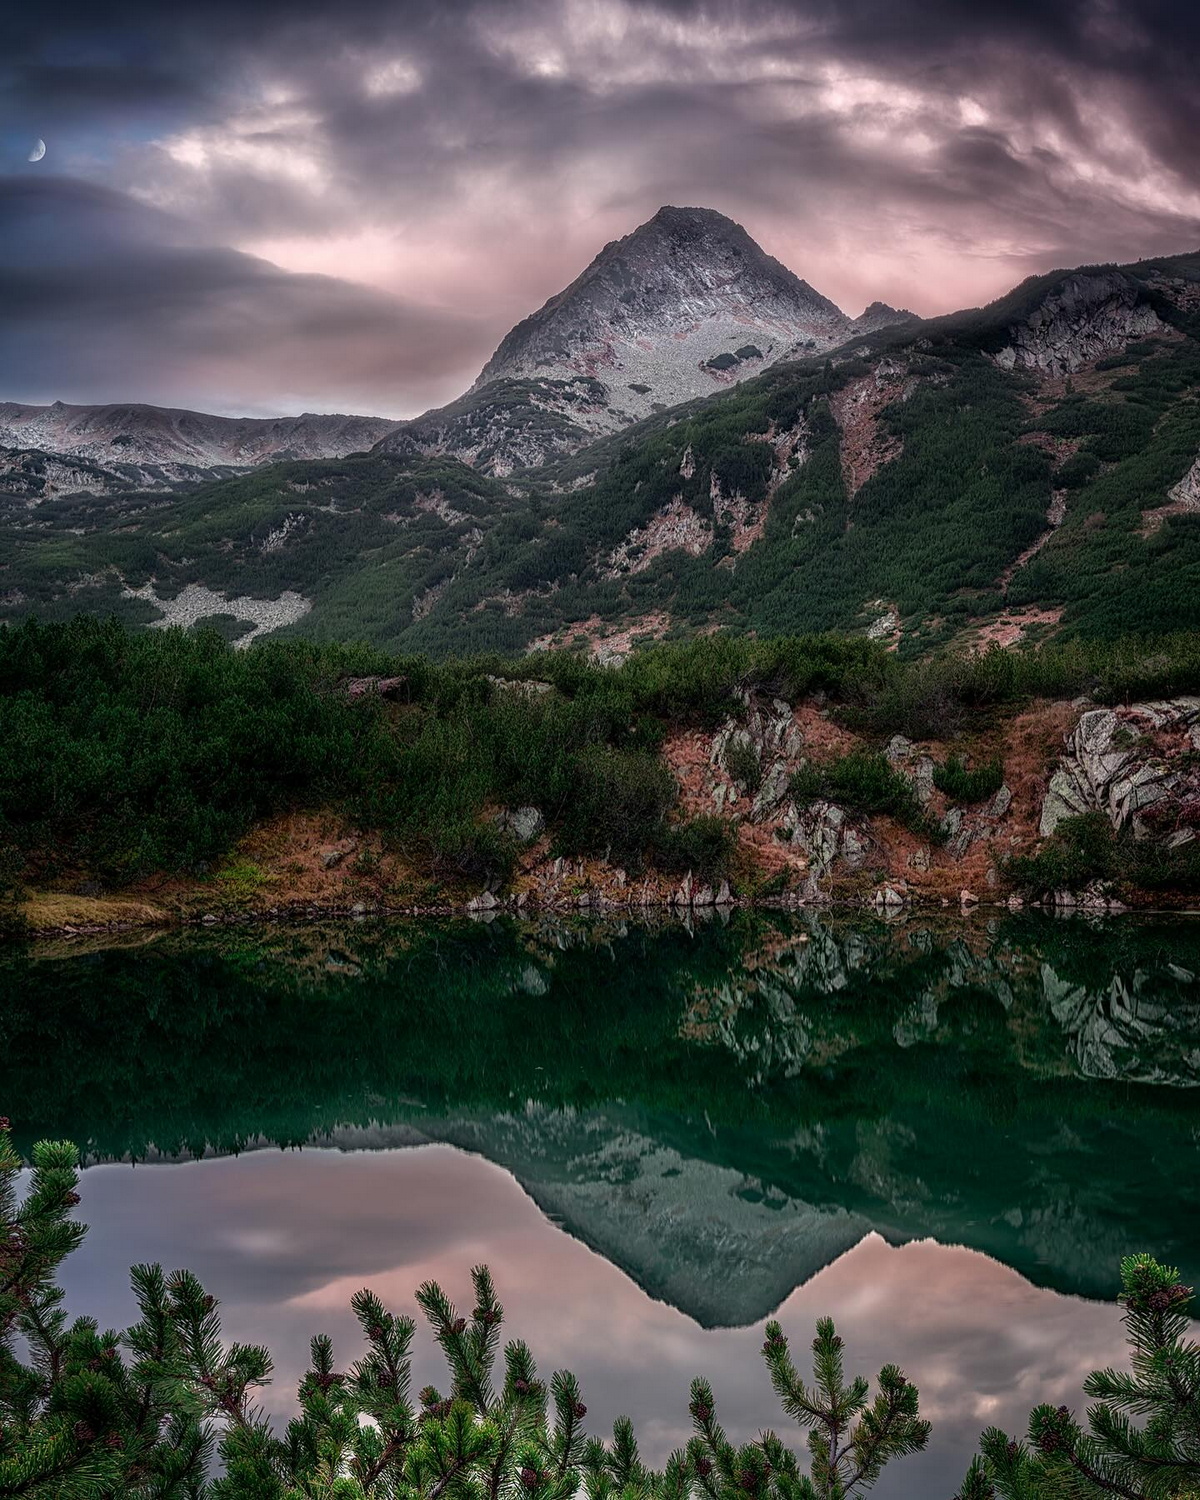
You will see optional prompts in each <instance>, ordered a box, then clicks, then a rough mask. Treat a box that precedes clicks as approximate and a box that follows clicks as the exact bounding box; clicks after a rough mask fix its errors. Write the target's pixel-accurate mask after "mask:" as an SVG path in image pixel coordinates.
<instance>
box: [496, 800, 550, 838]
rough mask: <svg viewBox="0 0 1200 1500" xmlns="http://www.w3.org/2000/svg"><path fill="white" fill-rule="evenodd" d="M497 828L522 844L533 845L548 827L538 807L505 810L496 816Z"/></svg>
mask: <svg viewBox="0 0 1200 1500" xmlns="http://www.w3.org/2000/svg"><path fill="white" fill-rule="evenodd" d="M496 827H497V828H499V829H500V831H501V832H502V833H510V834H511V835H512V836H513V838H515V839H516V840H517V842H518V843H521V844H532V843H533V841H534V840H535V839H537V838H540V837H541V835H542V833H543V832H544V830H545V827H546V820H545V818H544V817H543V816H542V813H541V809H540V808H536V807H514V808H508V807H506V808H504V809H502V810H501V811H500V812H498V813H497V814H496Z"/></svg>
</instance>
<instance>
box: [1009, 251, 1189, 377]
mask: <svg viewBox="0 0 1200 1500" xmlns="http://www.w3.org/2000/svg"><path fill="white" fill-rule="evenodd" d="M1163 331H1164V324H1163V323H1162V321H1161V320H1160V318H1159V317H1158V314H1157V313H1156V312H1155V311H1154V309H1153V308H1152V307H1151V306H1150V305H1149V303H1148V302H1147V301H1146V300H1145V296H1144V293H1143V291H1142V289H1141V288H1139V286H1138V285H1137V283H1136V282H1135V281H1134V280H1133V279H1132V278H1131V277H1129V276H1127V275H1125V274H1124V273H1123V272H1121V271H1110V272H1105V273H1082V274H1078V275H1074V276H1068V277H1067V278H1066V280H1065V281H1063V282H1062V284H1061V285H1060V286H1059V287H1058V288H1057V290H1055V291H1053V292H1051V293H1050V294H1049V295H1048V296H1047V297H1046V298H1045V299H1044V300H1043V301H1042V302H1041V304H1040V305H1039V306H1038V307H1037V308H1035V309H1034V311H1033V312H1031V313H1030V314H1029V315H1028V316H1027V317H1026V318H1024V319H1023V320H1022V321H1021V322H1019V323H1016V324H1014V325H1013V327H1012V328H1010V329H1009V333H1010V335H1011V339H1012V342H1011V343H1010V344H1008V345H1007V346H1006V347H1005V348H1004V349H1002V350H1001V351H1000V353H999V354H998V355H997V361H998V362H999V364H1000V365H1002V366H1003V367H1004V368H1005V369H1009V370H1011V369H1013V368H1014V367H1022V368H1027V369H1032V370H1040V371H1041V372H1042V373H1043V374H1045V375H1070V374H1072V373H1074V372H1075V371H1076V370H1080V369H1082V368H1083V366H1084V365H1085V364H1087V363H1089V361H1091V360H1094V359H1100V358H1102V357H1103V356H1104V355H1106V354H1112V353H1114V352H1116V351H1117V350H1119V349H1124V348H1125V346H1126V345H1127V344H1128V343H1130V342H1131V341H1132V340H1134V339H1140V338H1145V337H1146V336H1147V335H1148V334H1152V333H1161V332H1163Z"/></svg>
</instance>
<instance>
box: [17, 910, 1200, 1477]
mask: <svg viewBox="0 0 1200 1500" xmlns="http://www.w3.org/2000/svg"><path fill="white" fill-rule="evenodd" d="M1197 975H1200V923H1193V922H1190V921H1188V920H1187V919H1174V920H1169V919H1161V920H1159V919H1133V918H1123V919H1120V920H1119V921H1115V922H1111V923H1108V924H1106V925H1102V926H1093V925H1088V924H1085V923H1083V922H1081V921H1070V922H1055V921H1051V920H1048V919H1046V920H1042V919H1036V918H1033V917H1020V918H1008V917H1006V918H1005V919H1004V920H1003V921H1001V922H993V923H987V922H985V921H983V920H980V921H977V922H972V923H969V924H964V923H963V922H961V921H958V920H954V921H950V920H947V921H944V922H940V921H936V920H933V921H929V920H918V921H913V922H907V923H900V924H896V925H885V924H883V923H876V922H870V921H867V922H864V921H863V920H862V919H861V918H859V919H857V920H856V921H852V922H851V921H845V920H839V919H837V918H823V919H817V918H803V919H785V918H778V919H776V918H770V919H768V918H765V917H763V916H761V915H755V914H749V913H739V914H737V915H736V916H735V917H734V918H733V920H732V921H730V922H729V923H728V924H722V923H721V922H720V921H713V922H710V923H708V924H706V925H704V926H702V927H699V928H697V929H696V930H694V931H689V930H688V929H687V928H685V927H682V926H663V927H660V928H658V929H653V928H627V927H625V926H623V925H611V926H605V925H598V924H593V925H589V926H580V927H577V928H570V927H562V926H550V925H547V926H544V927H538V926H530V925H525V926H517V925H514V924H510V923H508V922H506V921H501V922H494V923H491V924H487V925H484V924H472V923H447V924H439V925H420V926H418V925H415V924H411V925H395V924H392V925H387V926H375V925H371V924H360V925H357V926H354V927H351V928H349V929H339V930H324V929H313V930H307V931H301V932H298V931H290V932H284V933H279V932H261V931H260V932H251V933H239V934H237V935H236V936H234V937H230V936H229V935H209V934H203V935H199V936H186V937H184V936H169V937H160V938H158V939H157V940H154V941H149V942H144V941H139V942H137V943H133V944H131V945H129V946H127V947H109V948H100V949H97V950H95V951H90V952H89V951H84V950H81V949H80V948H78V947H76V946H72V945H68V944H64V945H62V946H60V947H47V948H42V949H39V950H37V951H36V952H35V953H32V954H29V955H25V956H16V955H9V956H8V957H7V958H5V959H3V960H0V987H2V992H3V993H4V995H5V996H6V999H5V1001H4V1004H3V1006H0V1107H2V1110H3V1112H4V1113H6V1114H8V1115H10V1116H11V1117H12V1119H13V1123H14V1127H15V1133H16V1136H17V1141H18V1144H19V1145H21V1146H22V1147H24V1148H26V1149H27V1148H28V1145H29V1144H30V1143H31V1142H32V1140H33V1139H35V1138H36V1137H38V1136H43V1135H55V1136H67V1137H70V1138H72V1139H74V1140H76V1141H78V1142H79V1143H80V1145H81V1147H82V1148H83V1149H84V1151H85V1153H86V1155H87V1159H88V1161H89V1163H91V1165H89V1167H88V1170H87V1172H86V1173H85V1175H84V1181H83V1187H82V1191H83V1197H84V1202H83V1207H82V1209H81V1212H82V1213H83V1214H84V1215H85V1217H86V1219H87V1221H88V1222H89V1223H90V1224H91V1226H92V1228H91V1233H90V1235H89V1237H88V1239H87V1241H86V1243H85V1246H84V1248H83V1249H82V1250H81V1251H80V1252H78V1253H77V1254H76V1256H75V1257H74V1258H73V1260H72V1261H71V1262H70V1263H69V1265H68V1272H67V1276H66V1284H67V1288H68V1293H69V1299H70V1304H71V1306H72V1307H73V1308H74V1309H77V1310H79V1311H87V1312H89V1313H91V1314H92V1315H94V1316H96V1317H98V1318H99V1319H100V1321H101V1322H102V1323H110V1324H115V1325H121V1324H124V1323H127V1322H129V1321H130V1320H131V1317H132V1301H131V1298H130V1296H129V1294H128V1290H127V1285H126V1277H125V1268H126V1266H127V1264H128V1263H129V1261H131V1260H134V1259H138V1260H146V1259H155V1260H161V1261H163V1262H165V1263H167V1264H168V1265H170V1266H177V1265H185V1264H186V1265H189V1266H190V1267H192V1269H194V1270H195V1271H197V1272H198V1273H199V1274H200V1275H201V1277H202V1278H203V1279H204V1280H205V1282H206V1283H207V1285H208V1286H209V1289H210V1290H211V1291H213V1292H214V1293H215V1294H216V1295H217V1296H218V1297H219V1299H220V1300H221V1302H222V1304H223V1307H224V1311H225V1317H226V1327H227V1331H228V1332H229V1333H230V1335H231V1336H234V1337H237V1338H241V1339H252V1340H262V1341H264V1342H267V1343H269V1344H270V1345H271V1347H272V1349H273V1350H274V1352H275V1354H276V1359H277V1366H278V1377H277V1384H276V1386H275V1387H274V1388H273V1390H272V1391H271V1392H270V1393H269V1396H268V1402H267V1404H268V1406H269V1407H271V1408H272V1409H274V1410H278V1411H280V1412H284V1411H286V1410H287V1409H288V1397H289V1392H290V1390H291V1389H292V1388H294V1385H295V1382H296V1380H297V1379H298V1377H299V1375H300V1373H301V1372H302V1370H303V1368H304V1366H305V1363H306V1356H307V1341H308V1338H309V1336H310V1334H312V1333H313V1332H317V1331H322V1330H324V1331H327V1332H329V1333H331V1334H333V1335H334V1337H335V1339H337V1338H339V1337H340V1339H341V1341H342V1348H343V1351H344V1354H343V1357H345V1358H348V1357H351V1355H352V1353H353V1352H354V1344H353V1331H352V1330H353V1320H352V1319H351V1317H350V1316H349V1314H348V1312H347V1304H348V1301H349V1298H350V1295H351V1294H352V1293H353V1292H354V1291H355V1290H356V1289H357V1288H358V1287H359V1286H361V1285H364V1284H370V1285H371V1286H373V1287H374V1288H375V1289H376V1290H377V1291H378V1292H379V1293H380V1294H381V1295H382V1296H383V1297H384V1298H385V1300H387V1301H388V1302H389V1304H390V1305H392V1306H393V1307H395V1308H397V1309H404V1310H406V1311H407V1310H411V1308H412V1292H413V1289H414V1288H415V1287H416V1285H417V1284H418V1283H419V1282H420V1281H421V1280H423V1279H425V1278H426V1277H429V1276H434V1277H437V1278H438V1279H440V1280H442V1281H443V1282H444V1283H445V1284H446V1285H447V1286H448V1288H449V1289H450V1290H451V1291H452V1292H456V1293H457V1294H458V1295H460V1296H461V1297H467V1296H469V1278H468V1271H469V1268H470V1267H471V1266H472V1265H473V1264H475V1263H477V1262H479V1261H486V1262H487V1263H488V1264H490V1265H491V1267H492V1269H493V1271H494V1273H495V1275H496V1279H497V1282H498V1284H499V1288H500V1292H501V1295H502V1298H503V1300H504V1302H505V1305H506V1309H507V1315H508V1317H507V1321H508V1328H509V1331H510V1332H513V1333H515V1334H517V1335H520V1336H522V1337H524V1338H526V1339H527V1340H528V1341H529V1342H530V1343H531V1344H532V1346H533V1348H534V1350H535V1352H536V1353H537V1354H538V1356H539V1358H540V1360H541V1362H542V1365H543V1368H544V1369H547V1370H548V1369H550V1368H553V1367H557V1366H560V1365H567V1366H569V1367H571V1368H573V1369H574V1370H575V1371H576V1373H577V1374H578V1375H579V1376H580V1378H581V1380H582V1381H583V1383H584V1390H585V1399H586V1400H587V1402H588V1405H589V1423H591V1422H592V1421H593V1420H594V1422H595V1424H596V1427H597V1428H603V1427H605V1426H607V1425H608V1424H609V1423H610V1422H611V1420H612V1418H613V1417H614V1416H616V1415H617V1414H618V1413H620V1412H622V1411H625V1410H632V1411H634V1412H636V1413H637V1414H638V1416H639V1428H640V1433H641V1436H642V1439H643V1443H644V1446H645V1447H646V1449H647V1451H648V1454H649V1455H650V1456H652V1457H653V1458H655V1459H656V1460H661V1458H663V1457H665V1455H666V1453H667V1452H668V1451H669V1450H670V1449H671V1448H672V1447H673V1446H676V1445H677V1444H678V1443H680V1442H681V1441H682V1440H683V1439H684V1438H685V1437H686V1434H687V1415H686V1403H687V1387H688V1383H689V1381H690V1379H691V1377H692V1376H693V1375H696V1374H700V1373H704V1374H707V1375H708V1376H709V1377H710V1378H711V1379H712V1380H713V1382H714V1385H715V1387H716V1391H717V1396H718V1401H719V1411H720V1415H721V1417H722V1419H723V1420H724V1421H725V1423H726V1425H727V1426H728V1427H729V1428H730V1429H731V1430H732V1431H733V1433H734V1434H736V1435H737V1436H738V1437H739V1438H742V1439H744V1438H746V1437H750V1436H752V1435H753V1434H754V1433H755V1432H756V1431H757V1430H758V1429H759V1428H760V1427H761V1426H763V1425H767V1424H771V1425H776V1426H780V1427H783V1426H784V1421H783V1419H782V1418H781V1417H780V1416H779V1414H778V1412H777V1408H776V1407H775V1404H774V1398H773V1396H772V1394H771V1391H770V1387H769V1383H768V1381H767V1379H766V1376H765V1373H764V1371H763V1368H762V1364H761V1357H760V1354H759V1346H760V1344H761V1333H760V1331H759V1330H760V1329H761V1325H762V1323H763V1322H764V1321H765V1320H766V1319H767V1317H769V1316H772V1315H776V1314H777V1315H778V1316H780V1318H781V1319H782V1320H783V1322H784V1324H785V1327H786V1328H787V1329H788V1331H789V1332H790V1333H791V1334H792V1335H793V1338H794V1340H795V1341H796V1343H797V1344H798V1345H799V1347H800V1348H801V1349H802V1348H803V1345H804V1344H805V1343H806V1342H807V1339H808V1337H809V1331H810V1329H811V1326H812V1323H813V1321H814V1320H815V1319H816V1317H818V1316H820V1315H822V1314H824V1313H829V1314H831V1315H832V1316H833V1317H834V1318H835V1319H836V1320H837V1323H838V1327H839V1331H840V1332H841V1333H842V1334H843V1336H844V1337H845V1339H846V1343H847V1348H848V1353H849V1356H850V1365H851V1367H852V1368H853V1369H855V1370H859V1369H861V1370H864V1371H867V1372H869V1373H872V1374H873V1373H874V1371H875V1370H876V1369H877V1368H878V1367H879V1365H880V1364H881V1363H883V1362H885V1361H887V1360H895V1361H896V1362H898V1363H900V1364H901V1365H902V1366H903V1368H904V1369H905V1371H906V1373H907V1374H908V1375H909V1376H910V1377H911V1378H912V1379H913V1380H915V1381H916V1383H917V1384H918V1386H919V1387H920V1390H921V1394H922V1406H923V1410H924V1412H925V1414H926V1415H928V1416H929V1417H931V1418H932V1420H933V1421H934V1424H935V1428H934V1440H933V1442H932V1444H931V1446H930V1449H929V1451H928V1452H927V1453H926V1454H924V1455H922V1456H920V1457H918V1458H915V1459H908V1460H905V1461H903V1462H901V1463H898V1464H896V1465H894V1466H893V1468H892V1469H891V1470H889V1471H888V1473H887V1474H886V1475H885V1477H884V1479H883V1480H882V1481H881V1483H880V1485H879V1488H878V1491H877V1493H879V1494H880V1495H883V1496H890V1497H899V1496H904V1495H930V1496H937V1495H941V1496H945V1497H949V1496H950V1495H951V1494H952V1493H953V1492H954V1490H955V1488H956V1486H957V1483H958V1480H959V1478H960V1477H961V1473H962V1470H963V1468H964V1467H965V1463H966V1460H967V1457H968V1456H969V1453H970V1452H971V1451H972V1449H973V1446H974V1442H975V1439H976V1437H977V1435H978V1432H979V1430H980V1428H981V1427H982V1426H984V1425H986V1424H988V1423H991V1422H1000V1423H1001V1424H1002V1425H1008V1426H1009V1427H1010V1428H1016V1427H1020V1426H1021V1425H1023V1420H1024V1417H1025V1415H1026V1413H1027V1412H1028V1410H1029V1408H1030V1407H1031V1406H1032V1405H1033V1404H1035V1402H1037V1401H1039V1400H1051V1401H1055V1402H1058V1401H1066V1402H1067V1403H1069V1404H1072V1405H1079V1404H1080V1394H1079V1388H1080V1384H1081V1382H1082V1378H1083V1375H1084V1374H1085V1373H1086V1371H1087V1370H1089V1369H1091V1368H1093V1367H1094V1366H1096V1365H1099V1364H1107V1363H1110V1362H1113V1361H1120V1359H1121V1357H1122V1340H1121V1331H1120V1325H1119V1318H1118V1313H1117V1310H1116V1308H1115V1306H1114V1305H1113V1302H1112V1298H1113V1296H1114V1295H1115V1290H1116V1266H1117V1261H1118V1259H1119V1257H1120V1255H1122V1254H1124V1253H1127V1252H1129V1251H1131V1250H1136V1249H1150V1250H1152V1251H1154V1252H1155V1253H1156V1254H1158V1255H1159V1256H1160V1257H1162V1258H1165V1259H1169V1260H1171V1261H1173V1262H1175V1263H1178V1264H1179V1265H1180V1266H1181V1269H1182V1270H1183V1272H1184V1275H1185V1277H1186V1278H1187V1279H1188V1280H1189V1281H1193V1282H1194V1281H1196V1280H1197V1279H1198V1277H1200V1237H1198V1236H1197V1233H1196V1226H1197V1224H1200V983H1198V981H1197V978H1196V976H1197ZM48 1057H53V1058H54V1059H56V1062H55V1066H53V1067H52V1068H51V1067H47V1066H46V1059H47V1058H48ZM281 1146H282V1147H285V1148H287V1149H284V1150H280V1149H279V1148H280V1147H281ZM416 1373H417V1376H418V1385H419V1384H421V1383H423V1382H424V1380H425V1379H435V1380H436V1378H437V1376H438V1374H439V1367H438V1363H437V1359H436V1357H435V1355H434V1353H433V1351H432V1350H431V1348H430V1346H429V1344H428V1342H426V1343H425V1344H424V1345H422V1348H421V1354H420V1361H419V1368H418V1370H417V1372H416Z"/></svg>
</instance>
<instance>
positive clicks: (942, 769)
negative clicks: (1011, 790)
mask: <svg viewBox="0 0 1200 1500" xmlns="http://www.w3.org/2000/svg"><path fill="white" fill-rule="evenodd" d="M933 784H934V786H936V787H937V789H938V791H939V792H945V794H946V796H947V797H949V799H950V801H951V802H965V803H968V804H970V803H972V802H986V801H987V799H988V798H989V797H994V796H995V795H996V793H997V792H998V791H999V790H1000V788H1001V787H1002V786H1003V785H1004V765H1003V763H1002V762H1001V761H999V760H990V761H988V763H987V764H986V765H984V766H976V767H975V769H974V770H971V771H969V770H968V769H967V766H966V762H965V761H964V760H963V759H962V757H961V756H959V755H951V756H949V757H948V758H947V760H946V764H945V765H944V766H934V768H933Z"/></svg>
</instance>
